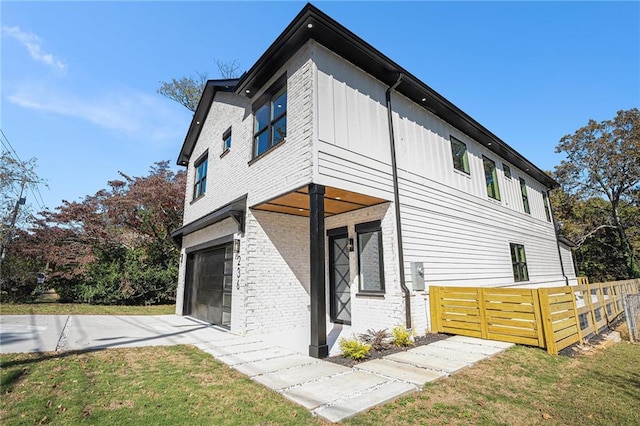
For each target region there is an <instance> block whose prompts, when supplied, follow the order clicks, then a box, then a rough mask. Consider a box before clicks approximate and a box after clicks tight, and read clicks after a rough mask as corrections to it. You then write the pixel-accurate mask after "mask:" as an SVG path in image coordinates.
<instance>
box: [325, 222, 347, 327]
mask: <svg viewBox="0 0 640 426" xmlns="http://www.w3.org/2000/svg"><path fill="white" fill-rule="evenodd" d="M329 286H330V287H329V293H330V298H331V303H330V315H331V321H333V322H336V323H342V324H351V281H350V273H349V235H348V234H347V233H346V230H345V232H344V233H338V234H335V233H333V232H330V233H329Z"/></svg>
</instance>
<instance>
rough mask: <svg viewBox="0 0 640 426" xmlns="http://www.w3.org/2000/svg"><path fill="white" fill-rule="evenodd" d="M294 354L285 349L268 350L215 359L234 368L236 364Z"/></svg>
mask: <svg viewBox="0 0 640 426" xmlns="http://www.w3.org/2000/svg"><path fill="white" fill-rule="evenodd" d="M293 354H295V352H293V351H292V350H289V349H285V348H270V349H269V350H260V351H252V352H243V353H235V354H231V355H223V356H219V357H216V359H218V360H219V361H221V362H224V363H225V364H227V365H231V366H234V365H236V364H244V363H247V362H253V361H260V360H264V359H269V358H277V357H282V356H285V355H293Z"/></svg>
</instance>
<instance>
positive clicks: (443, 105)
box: [235, 3, 559, 188]
mask: <svg viewBox="0 0 640 426" xmlns="http://www.w3.org/2000/svg"><path fill="white" fill-rule="evenodd" d="M310 39H313V40H315V41H316V42H317V43H319V44H321V45H322V46H324V47H326V48H327V49H329V50H331V51H332V52H334V53H336V54H337V55H339V56H341V57H343V58H344V59H345V60H347V61H349V62H351V63H352V64H354V65H356V66H357V67H359V68H361V69H363V70H364V71H366V72H367V73H369V74H371V75H372V76H373V77H375V78H377V79H378V80H380V81H381V82H383V83H385V84H387V85H389V86H391V85H392V84H393V83H394V82H395V81H396V80H397V78H398V74H400V73H402V74H404V78H403V80H402V83H401V84H400V85H399V86H398V87H397V88H396V91H397V92H398V93H400V94H402V95H404V96H406V97H407V98H409V99H411V100H412V101H413V102H415V103H416V104H417V105H421V106H422V107H423V108H425V109H426V110H427V111H429V112H431V113H433V114H435V115H436V116H438V117H440V118H441V119H443V120H444V121H446V122H448V123H449V124H451V125H452V126H453V127H455V128H457V129H459V130H461V131H462V132H464V133H465V134H467V135H468V136H470V137H472V138H473V139H475V140H476V141H478V142H479V143H481V144H483V145H484V146H485V147H486V148H487V149H489V150H490V151H493V152H494V153H496V154H497V155H499V156H500V157H502V158H503V159H504V160H506V161H508V162H510V163H512V164H513V165H514V166H516V167H518V168H520V169H522V170H523V171H525V172H526V173H528V174H529V175H531V176H533V177H534V178H535V179H536V180H538V181H539V182H541V183H543V184H544V185H545V186H546V187H547V188H556V187H558V186H559V185H558V183H557V182H556V181H555V180H553V179H552V178H551V177H550V176H549V175H547V174H546V173H545V172H544V171H543V170H541V169H539V168H538V167H537V166H535V165H534V164H533V163H531V162H530V161H529V160H527V159H526V158H524V157H523V156H522V155H521V154H519V153H518V152H517V151H516V150H514V149H513V148H511V147H510V146H509V145H508V144H507V143H505V142H504V141H502V140H501V139H500V138H498V137H497V136H496V135H494V134H493V133H491V132H490V131H489V130H488V129H486V128H485V127H484V126H482V125H481V124H480V123H478V122H477V121H476V120H474V119H473V118H471V117H470V116H469V115H468V114H466V113H465V112H463V111H462V110H461V109H460V108H458V107H456V106H455V105H454V104H453V103H451V102H450V101H448V100H447V99H446V98H444V97H443V96H442V95H440V94H439V93H438V92H436V91H435V90H433V89H432V88H431V87H429V86H427V85H426V84H425V83H423V82H422V81H420V80H419V79H418V78H417V77H415V76H414V75H413V74H411V73H410V72H408V71H407V70H405V69H404V68H402V67H401V66H400V65H398V64H397V63H395V62H394V61H392V60H391V59H390V58H388V57H387V56H385V55H384V54H383V53H382V52H380V51H379V50H377V49H375V48H374V47H373V46H371V45H370V44H369V43H367V42H366V41H364V40H363V39H361V38H360V37H358V36H357V35H355V34H354V33H352V32H351V31H349V30H348V29H347V28H345V27H344V26H343V25H341V24H340V23H338V22H337V21H335V20H334V19H332V18H331V17H329V16H328V15H326V14H325V13H324V12H322V11H321V10H320V9H318V8H317V7H315V6H313V5H311V4H309V3H307V5H305V6H304V7H303V8H302V10H301V11H300V13H298V15H297V16H296V17H295V18H294V19H293V21H292V22H291V23H290V24H289V25H288V26H287V28H285V30H284V31H283V32H282V34H280V36H278V38H277V39H276V40H275V41H274V42H273V44H271V46H269V48H268V49H267V50H266V52H265V53H264V54H263V55H262V56H261V57H260V58H259V59H258V61H257V62H256V63H255V64H254V65H253V66H252V67H251V69H249V71H247V72H246V73H245V74H244V75H243V76H242V77H241V78H240V80H239V81H238V83H237V85H236V88H235V91H236V93H237V94H242V95H245V96H247V97H249V98H252V97H253V96H254V95H255V93H256V92H257V91H258V90H260V88H261V87H263V86H264V85H265V84H266V83H267V81H268V80H269V79H270V78H272V77H273V75H274V74H275V73H276V72H277V71H278V69H280V68H281V67H282V66H283V65H284V64H285V62H286V61H287V60H288V59H289V58H290V57H291V55H292V53H293V52H296V51H297V50H298V49H299V48H300V47H302V46H303V45H304V44H305V43H306V42H307V41H308V40H310ZM423 99H424V101H423Z"/></svg>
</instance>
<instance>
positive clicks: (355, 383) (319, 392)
mask: <svg viewBox="0 0 640 426" xmlns="http://www.w3.org/2000/svg"><path fill="white" fill-rule="evenodd" d="M388 381H389V380H387V379H385V378H383V377H380V376H376V375H374V374H371V373H366V372H364V371H350V372H348V373H345V374H341V375H338V376H333V377H329V378H328V379H326V380H318V381H315V382H310V383H305V384H303V385H300V386H296V387H292V388H289V389H286V390H285V391H284V392H282V395H284V397H285V398H287V399H289V400H291V401H293V402H295V403H297V404H300V405H302V406H303V407H305V408H307V409H309V410H312V409H314V408H318V407H320V406H321V405H325V404H328V403H330V402H332V401H336V400H339V399H342V398H344V397H346V396H348V395H353V394H354V393H356V392H362V391H364V390H365V389H368V388H372V387H374V386H378V385H381V384H382V383H385V382H388Z"/></svg>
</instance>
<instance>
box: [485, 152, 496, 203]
mask: <svg viewBox="0 0 640 426" xmlns="http://www.w3.org/2000/svg"><path fill="white" fill-rule="evenodd" d="M482 164H483V165H484V177H485V180H486V182H487V195H488V196H489V197H491V198H493V199H494V200H500V188H499V187H498V174H497V173H496V162H495V161H493V160H490V159H488V158H487V157H485V156H484V155H483V156H482Z"/></svg>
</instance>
